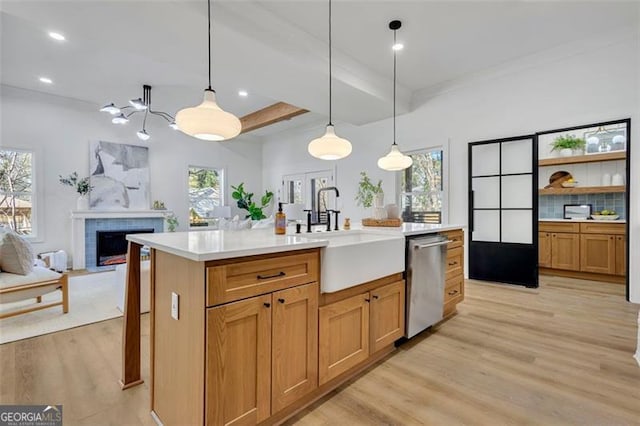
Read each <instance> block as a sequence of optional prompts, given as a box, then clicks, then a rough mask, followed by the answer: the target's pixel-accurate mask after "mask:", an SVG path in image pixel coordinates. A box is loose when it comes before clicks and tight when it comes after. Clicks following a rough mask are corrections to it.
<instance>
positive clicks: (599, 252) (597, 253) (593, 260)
mask: <svg viewBox="0 0 640 426" xmlns="http://www.w3.org/2000/svg"><path fill="white" fill-rule="evenodd" d="M615 243H616V242H615V236H613V235H603V234H581V235H580V270H581V271H584V272H596V273H599V274H613V273H615V270H616V265H615V259H616V247H615Z"/></svg>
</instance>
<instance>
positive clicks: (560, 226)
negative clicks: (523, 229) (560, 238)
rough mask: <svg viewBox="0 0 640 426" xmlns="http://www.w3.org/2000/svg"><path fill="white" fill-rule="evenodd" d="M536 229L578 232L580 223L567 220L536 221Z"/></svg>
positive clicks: (541, 230)
mask: <svg viewBox="0 0 640 426" xmlns="http://www.w3.org/2000/svg"><path fill="white" fill-rule="evenodd" d="M538 231H540V232H570V233H578V232H580V224H579V223H569V222H538Z"/></svg>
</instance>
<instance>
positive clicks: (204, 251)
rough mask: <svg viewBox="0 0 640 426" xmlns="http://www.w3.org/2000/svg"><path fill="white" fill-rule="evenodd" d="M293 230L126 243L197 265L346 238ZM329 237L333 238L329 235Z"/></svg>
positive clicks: (405, 227) (152, 237)
mask: <svg viewBox="0 0 640 426" xmlns="http://www.w3.org/2000/svg"><path fill="white" fill-rule="evenodd" d="M460 228H463V226H462V225H433V224H426V223H403V224H402V227H397V228H389V227H372V226H365V227H363V226H362V225H361V224H359V223H356V224H354V226H352V229H353V230H354V231H355V230H358V231H361V232H365V233H366V232H371V233H377V234H380V233H384V234H387V235H390V236H391V235H398V236H401V235H403V236H408V235H420V234H432V233H436V232H441V231H450V230H453V229H460ZM293 229H294V228H292V227H289V228H288V229H287V235H275V234H274V232H273V229H272V228H268V229H246V230H242V231H190V232H165V233H154V234H129V235H127V240H128V241H132V242H134V243H138V244H142V245H146V246H149V247H151V248H154V249H158V250H161V251H165V252H167V253H171V254H175V255H176V256H181V257H184V258H187V259H191V260H195V261H198V262H200V261H207V260H219V259H230V258H234V257H242V256H255V255H258V254H267V253H278V252H284V251H291V250H303V249H308V248H316V247H326V246H328V245H329V239H330V238H331V235H336V234H347V233H349V232H350V231H345V230H340V231H331V232H330V233H326V234H325V232H313V233H312V234H307V233H305V232H304V231H303V232H302V233H301V234H295V233H294V231H293ZM327 234H330V235H327Z"/></svg>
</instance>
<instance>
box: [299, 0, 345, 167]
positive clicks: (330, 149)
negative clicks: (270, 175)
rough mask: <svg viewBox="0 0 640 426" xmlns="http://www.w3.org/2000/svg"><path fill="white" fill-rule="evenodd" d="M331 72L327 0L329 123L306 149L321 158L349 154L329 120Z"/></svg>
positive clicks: (339, 156)
mask: <svg viewBox="0 0 640 426" xmlns="http://www.w3.org/2000/svg"><path fill="white" fill-rule="evenodd" d="M331 83H332V73H331V0H329V124H327V129H326V130H325V133H324V135H322V136H321V137H319V138H316V139H314V140H312V141H311V142H309V145H308V146H307V150H308V151H309V154H311V156H313V157H315V158H319V159H321V160H340V159H342V158H345V157H347V156H348V155H349V154H351V150H352V147H351V142H349V141H348V140H346V139H344V138H341V137H339V136H338V135H336V131H335V128H334V126H333V123H332V122H331V115H332V114H331V113H332V109H331V101H332V99H331V95H332V84H331Z"/></svg>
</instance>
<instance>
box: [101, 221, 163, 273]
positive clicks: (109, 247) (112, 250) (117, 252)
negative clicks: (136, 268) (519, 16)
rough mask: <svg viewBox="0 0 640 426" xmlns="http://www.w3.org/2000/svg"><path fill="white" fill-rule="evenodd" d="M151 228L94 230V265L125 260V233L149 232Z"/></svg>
mask: <svg viewBox="0 0 640 426" xmlns="http://www.w3.org/2000/svg"><path fill="white" fill-rule="evenodd" d="M153 232H154V229H153V228H144V229H122V230H115V231H111V230H109V231H96V248H97V250H96V266H111V265H118V264H120V263H126V262H127V246H128V244H127V239H126V235H127V234H151V233H153Z"/></svg>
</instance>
